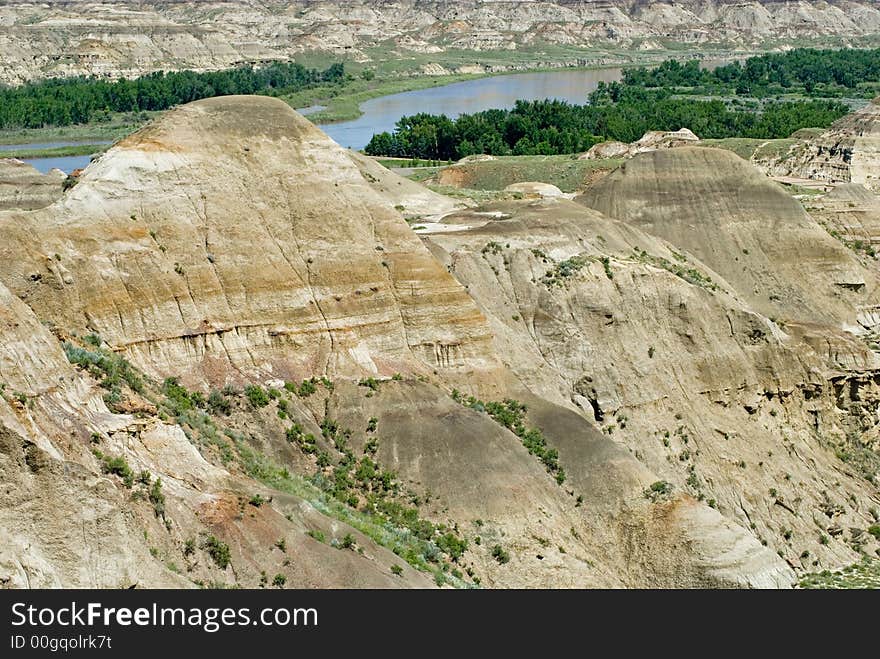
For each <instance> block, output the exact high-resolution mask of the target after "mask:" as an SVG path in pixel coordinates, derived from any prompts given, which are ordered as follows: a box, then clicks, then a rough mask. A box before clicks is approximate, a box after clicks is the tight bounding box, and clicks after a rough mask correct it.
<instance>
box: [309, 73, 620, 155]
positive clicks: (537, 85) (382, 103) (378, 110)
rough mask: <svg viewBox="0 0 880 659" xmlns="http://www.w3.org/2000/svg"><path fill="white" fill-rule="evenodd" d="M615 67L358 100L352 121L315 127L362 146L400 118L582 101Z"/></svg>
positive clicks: (491, 80) (503, 78)
mask: <svg viewBox="0 0 880 659" xmlns="http://www.w3.org/2000/svg"><path fill="white" fill-rule="evenodd" d="M621 75H622V74H621V70H620V69H590V70H585V69H562V70H559V71H544V72H540V73H516V74H510V75H501V76H493V77H489V78H477V79H476V80H467V81H465V82H456V83H453V84H451V85H444V86H442V87H430V88H428V89H419V90H417V91H411V92H403V93H400V94H392V95H390V96H382V97H380V98H374V99H371V100H369V101H366V102H365V103H362V104H361V112H363V115H362V116H360V117H358V118H357V119H354V120H353V121H342V122H339V123H334V124H325V125H323V126H321V130H323V131H324V132H325V133H327V134H328V135H329V136H330V137H332V138H333V140H334V141H336V143H337V144H339V145H341V146H346V147H351V148H352V149H363V148H364V147H365V146H366V145H367V143H368V142H369V141H370V138H371V137H373V135H375V134H376V133H381V132H382V131H389V132H391V131H392V130H394V124H396V123H397V121H398V120H399V119H400V118H401V117H405V116H409V115H413V114H418V113H419V112H429V113H431V114H445V115H446V116H448V117H450V118H455V117H457V116H458V115H460V114H470V113H473V112H480V111H481V110H489V109H491V108H511V107H513V104H514V103H515V102H516V101H517V100H525V101H535V100H541V99H545V98H556V99H560V100H563V101H568V102H570V103H578V104H583V103H584V102H586V100H587V96H588V95H589V94H590V92H592V91H594V90H595V89H596V87H597V86H598V85H599V82H600V81H602V82H612V81H615V80H620V78H621Z"/></svg>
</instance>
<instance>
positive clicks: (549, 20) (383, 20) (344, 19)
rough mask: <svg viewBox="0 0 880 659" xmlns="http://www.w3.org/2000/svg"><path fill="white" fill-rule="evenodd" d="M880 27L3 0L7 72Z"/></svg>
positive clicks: (654, 46)
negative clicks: (322, 53)
mask: <svg viewBox="0 0 880 659" xmlns="http://www.w3.org/2000/svg"><path fill="white" fill-rule="evenodd" d="M878 31H880V9H878V7H877V5H876V3H875V2H873V1H871V0H827V1H826V0H676V1H672V0H659V1H634V0H555V1H554V2H535V1H530V0H526V1H516V0H511V1H503V2H498V1H494V0H493V1H491V2H488V1H483V0H479V1H477V0H469V1H466V2H459V1H456V2H422V1H418V2H417V1H415V0H404V1H402V2H384V1H376V0H350V1H347V2H338V1H336V0H334V1H332V2H330V1H321V0H319V1H298V2H283V3H282V2H244V1H242V0H226V1H224V0H218V1H208V2H201V1H200V2H192V1H177V2H129V1H125V0H117V1H115V2H93V1H90V0H64V1H61V2H55V1H53V2H39V3H38V2H27V1H22V0H4V1H3V2H0V81H3V82H7V83H19V82H23V81H26V80H33V79H38V78H44V77H58V76H69V75H82V74H94V75H100V76H104V75H108V76H120V75H124V76H136V75H140V74H143V73H147V72H151V71H157V70H174V69H196V70H208V69H223V68H229V67H231V66H234V65H236V64H240V63H243V62H262V61H266V60H279V59H280V60H287V59H290V58H292V57H293V56H295V55H300V54H302V53H314V52H324V53H327V52H331V53H334V54H335V55H336V56H337V57H338V56H339V55H340V54H344V55H345V56H347V57H351V58H353V59H354V60H357V61H362V62H371V61H375V60H376V58H377V57H379V58H380V59H381V58H383V57H390V58H391V59H394V60H401V59H408V60H412V61H413V66H414V67H415V68H422V70H424V71H425V72H429V73H442V72H448V70H449V69H450V66H451V69H453V70H461V71H469V72H474V71H476V70H480V66H479V65H478V64H479V62H478V61H477V60H479V59H480V58H479V56H477V57H476V58H475V59H470V60H468V59H467V58H465V59H464V60H461V61H458V62H457V63H452V64H450V62H451V61H452V60H449V61H447V58H445V57H444V55H455V54H457V53H463V52H467V53H474V54H478V53H479V52H491V51H502V52H505V51H510V50H514V49H519V50H523V51H526V52H532V53H533V55H532V56H530V57H529V58H527V59H531V65H532V66H534V65H535V64H536V63H544V64H553V63H576V62H579V61H580V62H581V63H584V62H586V61H591V62H593V63H601V62H602V61H619V60H620V59H621V58H620V57H614V56H612V55H611V54H610V52H609V49H610V50H611V51H613V50H615V49H621V50H622V51H626V52H639V51H660V50H663V49H665V48H671V49H672V50H680V49H681V46H682V44H684V45H685V46H686V47H687V48H689V49H691V50H693V49H701V48H709V49H712V48H723V49H739V48H743V49H747V50H748V49H758V50H766V49H767V48H770V47H774V46H778V45H782V44H789V45H798V44H803V43H806V42H808V41H810V42H816V43H818V42H821V41H822V40H823V39H828V38H833V39H835V40H836V43H838V44H839V43H840V42H841V40H843V41H847V42H857V41H859V40H863V39H866V38H869V39H873V38H875V37H876V35H877V33H878ZM591 51H592V52H591ZM452 59H455V58H454V57H453V58H452ZM624 59H626V58H624ZM444 62H446V64H445V65H444ZM492 66H502V67H503V66H504V65H503V64H493V65H492ZM512 66H514V68H515V66H516V65H512Z"/></svg>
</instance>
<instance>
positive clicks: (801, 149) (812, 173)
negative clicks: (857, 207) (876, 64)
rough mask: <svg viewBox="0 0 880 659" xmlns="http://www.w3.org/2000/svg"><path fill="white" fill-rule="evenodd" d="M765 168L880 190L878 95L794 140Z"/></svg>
mask: <svg viewBox="0 0 880 659" xmlns="http://www.w3.org/2000/svg"><path fill="white" fill-rule="evenodd" d="M767 168H768V170H769V171H770V172H771V173H772V174H777V175H781V176H795V177H799V178H806V179H814V180H819V181H828V182H830V183H855V184H860V185H864V186H865V187H867V188H869V189H870V190H873V191H874V192H878V191H880V98H875V99H874V100H873V101H871V102H870V103H868V105H866V106H865V107H863V108H861V109H859V110H857V111H856V112H853V113H852V114H848V115H846V116H845V117H841V118H840V119H838V120H837V121H836V122H834V124H832V125H831V127H829V128H828V130H826V131H824V132H822V133H821V134H819V135H818V136H816V137H814V138H812V139H809V140H806V141H804V142H801V143H798V144H796V145H795V146H793V147H792V149H791V150H790V151H789V152H788V153H786V154H784V155H783V156H782V157H781V158H779V159H778V160H776V161H771V162H769V163H767Z"/></svg>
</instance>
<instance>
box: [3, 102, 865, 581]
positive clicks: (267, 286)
mask: <svg viewBox="0 0 880 659" xmlns="http://www.w3.org/2000/svg"><path fill="white" fill-rule="evenodd" d="M865 208H866V209H867V210H866V211H865V212H866V213H867V216H868V217H870V218H873V216H872V215H871V213H872V212H874V211H872V210H870V209H871V208H872V207H871V206H869V205H867V204H866V205H865ZM404 215H406V216H407V217H412V216H420V217H423V218H424V219H425V222H424V225H425V226H426V227H427V228H426V229H425V230H420V234H421V235H420V234H419V233H417V232H416V231H414V230H413V229H412V228H411V227H410V225H409V224H408V223H407V222H406V221H405V219H404ZM873 220H876V218H873ZM873 220H870V221H873ZM862 222H863V223H867V222H869V220H868V219H865V218H864V217H863V218H862ZM0 232H2V235H3V236H4V240H3V241H2V244H0V296H2V304H0V383H2V389H3V396H2V398H0V447H2V450H0V474H2V479H3V482H4V483H5V487H4V488H3V490H2V492H0V497H2V500H0V533H2V536H3V537H4V539H7V540H5V541H4V543H3V544H2V546H0V581H2V582H3V583H4V584H5V585H7V586H13V587H39V586H68V587H75V586H97V587H111V588H122V587H130V586H135V585H136V586H138V587H155V586H171V587H192V586H195V585H212V584H213V585H217V584H228V585H232V584H236V585H241V586H245V587H257V586H259V585H260V584H264V585H265V583H266V579H267V575H268V579H272V578H273V575H276V574H277V575H280V576H282V577H283V578H284V579H285V583H286V584H287V585H288V586H295V587H332V586H346V587H432V586H435V585H436V584H437V583H442V582H446V583H452V584H454V585H461V584H465V583H477V582H479V583H480V584H481V585H482V586H484V587H538V586H540V587H586V586H598V587H644V586H661V587H663V586H665V587H705V586H710V587H788V586H791V585H793V584H795V583H796V581H797V578H798V576H799V575H801V574H803V573H806V572H814V571H818V570H821V569H825V568H830V569H833V568H837V567H841V566H843V565H847V564H850V563H853V562H855V561H856V560H859V557H860V555H861V553H869V554H870V553H874V552H875V551H876V550H877V548H878V543H877V540H876V539H875V538H874V537H873V536H872V535H871V534H869V533H867V532H866V531H865V529H867V528H868V527H869V526H870V525H871V524H872V523H876V522H874V521H873V517H872V515H875V514H876V511H875V512H873V513H872V512H871V511H872V508H875V507H876V505H877V501H878V498H880V492H878V487H877V485H876V480H875V479H876V472H877V456H876V450H877V437H878V434H877V433H878V427H877V423H878V419H877V416H876V405H877V400H878V393H880V391H878V382H880V379H878V376H880V373H878V363H877V358H876V354H875V352H874V351H873V350H872V349H871V343H870V341H869V340H868V339H867V337H869V336H870V335H871V333H872V332H873V329H874V324H875V320H874V318H875V316H876V314H875V311H874V309H875V306H874V305H875V302H876V301H875V299H874V295H875V291H876V281H877V273H876V263H873V262H869V261H868V260H867V259H864V258H862V257H860V256H859V255H858V254H856V253H854V252H853V251H852V250H847V249H845V248H842V247H841V245H840V243H839V242H836V241H835V240H833V239H831V238H829V234H828V233H827V232H826V231H825V230H824V229H823V228H822V227H821V226H820V224H819V223H818V221H817V220H815V219H814V218H813V217H812V216H810V215H809V214H807V213H806V212H805V211H804V210H803V208H802V207H801V206H800V205H799V204H798V203H797V202H796V201H793V200H792V199H791V198H790V197H789V196H788V195H787V193H785V192H783V191H782V190H781V188H779V187H778V186H777V185H776V184H775V183H772V182H771V181H769V180H768V179H766V178H765V177H764V176H763V175H761V174H759V173H758V172H757V170H755V169H754V168H753V166H752V165H750V164H749V163H747V162H745V161H742V160H740V159H739V158H738V157H736V156H733V155H732V154H729V153H727V152H721V151H717V150H714V149H709V148H705V147H701V148H691V147H683V148H676V149H669V150H665V151H656V152H650V153H643V154H639V155H636V156H635V157H633V158H632V159H631V160H628V161H626V164H625V165H624V166H623V167H621V168H619V169H618V170H616V171H614V172H612V173H611V174H609V175H608V176H606V177H604V178H603V179H601V180H599V181H598V182H596V183H595V184H594V185H593V186H592V187H591V188H590V189H589V190H587V192H586V193H585V194H584V195H582V196H581V197H578V198H577V199H575V200H570V199H567V198H562V197H558V196H551V197H537V198H525V199H520V200H510V201H498V202H493V203H490V204H487V205H485V206H484V207H480V208H468V207H463V206H460V205H458V204H457V202H455V201H453V200H451V199H448V198H445V197H442V196H440V195H438V194H435V193H433V192H430V191H429V190H427V189H426V188H423V187H421V186H419V185H417V184H415V183H413V182H410V181H407V180H404V179H401V178H399V177H397V176H396V175H394V174H392V173H390V172H388V171H387V170H384V169H383V168H381V167H380V166H378V165H377V164H375V163H373V162H372V161H369V160H367V159H365V158H363V157H361V156H358V155H356V154H353V153H351V152H349V151H346V150H344V149H342V148H341V147H339V146H337V145H336V144H335V143H333V142H332V141H331V140H329V138H327V137H326V136H325V135H324V134H323V133H322V132H321V131H320V130H318V129H317V128H315V127H314V126H312V125H311V124H310V123H309V122H308V121H307V120H305V119H304V118H302V117H301V116H299V115H298V114H297V113H295V112H294V111H293V110H291V109H290V108H289V107H288V106H287V105H285V104H284V103H282V102H281V101H278V100H275V99H270V98H266V97H222V98H216V99H211V100H205V101H198V102H196V103H192V104H189V105H186V106H182V107H180V108H177V109H174V110H172V111H170V112H168V113H166V114H164V115H163V116H162V117H161V118H159V119H157V120H156V121H154V122H153V123H152V124H150V125H149V126H147V127H146V128H144V129H142V130H141V131H139V132H137V133H135V134H134V135H132V136H130V137H128V138H126V139H124V140H122V141H120V142H118V143H117V144H115V145H114V146H113V147H111V148H110V149H109V150H108V151H107V152H106V153H105V154H104V155H102V156H101V157H100V158H99V159H97V160H96V161H94V162H93V163H92V164H91V165H90V166H89V167H88V168H86V170H85V171H84V172H83V174H82V175H81V176H80V178H79V181H78V183H77V184H76V185H75V186H73V187H71V188H70V189H68V190H67V191H65V192H64V193H63V194H61V195H60V197H59V198H58V199H57V200H56V201H55V202H54V203H52V204H51V205H48V206H45V207H43V208H38V209H35V210H30V211H21V210H7V211H3V212H0ZM169 378H170V379H169ZM310 378H316V379H315V380H310ZM303 381H306V382H305V384H303ZM285 382H287V383H291V384H290V386H289V387H288V388H285V387H284V386H283V385H284V383H285ZM163 383H164V384H163ZM255 385H256V386H258V387H259V389H255V388H253V387H254V386H255ZM246 387H251V388H250V389H246ZM291 390H292V391H291ZM212 392H213V393H212ZM196 393H197V394H199V395H196ZM209 394H211V395H210V397H209ZM470 396H473V397H474V399H473V400H471V399H469V398H468V397H470ZM505 399H512V400H516V401H519V402H521V403H522V404H524V406H525V408H524V409H523V408H520V407H519V406H518V405H513V404H511V405H509V406H508V407H507V408H506V409H508V411H509V410H513V412H512V413H511V415H512V416H511V415H508V416H507V417H504V416H503V415H501V414H498V413H497V410H498V409H499V408H497V407H493V406H489V407H488V410H489V411H493V410H494V411H495V412H496V413H495V418H493V417H492V416H490V414H488V413H487V407H486V406H485V405H484V403H481V402H478V401H484V402H488V401H502V400H505ZM538 431H539V432H538ZM563 471H564V478H563V477H562V472H563ZM146 472H148V473H146ZM157 479H161V486H160V487H157V486H156V482H157ZM371 507H372V509H371ZM404 508H408V509H410V511H411V512H410V513H407V515H406V516H401V515H400V514H398V513H400V511H401V510H403V509H404ZM364 509H367V510H369V512H368V513H365V512H360V511H363V510H364ZM395 511H396V512H395ZM416 518H418V522H416V521H415V520H416ZM406 525H409V526H408V528H409V530H403V529H402V526H406ZM425 529H427V531H426V530H425ZM464 542H466V545H465V544H464ZM395 552H396V553H395ZM444 563H445V564H446V565H447V566H448V570H449V571H448V572H442V571H441V570H440V569H439V566H441V565H443V564H444ZM432 572H433V573H434V574H432ZM444 574H445V575H446V576H443V575H444Z"/></svg>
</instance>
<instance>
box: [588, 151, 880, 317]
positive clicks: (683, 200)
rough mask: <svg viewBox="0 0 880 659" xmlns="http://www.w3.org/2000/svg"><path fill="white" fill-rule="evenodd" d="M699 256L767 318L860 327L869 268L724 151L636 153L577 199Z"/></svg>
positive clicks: (870, 285)
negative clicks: (860, 311)
mask: <svg viewBox="0 0 880 659" xmlns="http://www.w3.org/2000/svg"><path fill="white" fill-rule="evenodd" d="M578 200H579V201H580V202H581V203H584V204H585V205H587V206H589V207H591V208H595V209H596V210H599V211H600V212H603V213H605V214H606V215H609V216H611V217H614V218H618V219H621V220H624V221H625V222H628V223H630V224H633V225H635V226H637V227H639V228H641V229H642V230H644V231H646V232H648V233H651V234H653V235H656V236H659V237H661V238H664V239H665V240H668V241H669V242H671V243H672V244H674V245H677V246H678V247H680V248H682V249H684V250H687V251H688V252H690V253H691V254H694V255H695V256H697V257H698V258H699V259H700V260H701V261H702V262H703V263H705V264H707V265H708V266H709V267H710V268H712V269H713V270H715V271H716V272H717V273H719V274H720V275H722V276H723V277H724V278H725V279H726V280H727V281H728V282H729V283H730V284H731V285H733V286H734V288H735V289H736V291H737V292H738V293H739V294H740V295H741V296H742V297H743V298H744V299H745V300H748V301H749V302H750V304H752V305H753V306H754V308H755V309H756V310H758V311H760V312H761V313H762V314H764V315H767V316H769V317H771V318H779V319H784V320H786V321H803V322H821V323H824V324H826V325H833V326H836V327H845V328H857V327H858V318H859V317H860V316H859V310H860V308H862V307H864V306H865V305H871V304H874V295H875V293H874V290H875V289H874V287H875V285H876V279H877V278H876V275H875V274H874V273H873V272H872V271H870V270H868V269H867V268H865V267H863V266H862V265H861V264H860V263H859V261H858V259H857V258H856V256H855V255H854V254H853V253H852V252H851V251H850V250H848V249H847V248H846V247H845V246H844V245H842V244H841V243H840V241H838V240H836V239H834V238H832V237H831V236H830V235H829V234H828V232H827V231H826V230H825V229H823V228H822V227H821V226H820V225H819V224H818V223H817V222H816V221H815V220H814V219H812V218H811V217H810V216H809V215H808V214H807V213H806V212H805V211H804V209H803V207H802V206H801V205H800V204H799V203H798V201H797V200H795V199H793V198H792V197H791V195H789V194H788V193H787V192H785V191H784V190H783V189H782V188H781V187H780V186H779V185H777V184H775V183H773V182H772V181H770V180H768V179H767V177H766V176H764V175H763V174H761V173H760V172H759V171H758V170H757V169H756V168H755V167H753V166H752V165H751V164H749V163H748V162H746V161H744V160H742V159H741V158H739V157H738V156H736V155H735V154H733V153H731V152H729V151H722V150H720V149H713V148H707V147H681V148H677V149H669V150H661V151H652V152H650V153H643V154H640V155H637V156H636V157H634V158H633V159H632V160H628V161H627V162H626V163H625V164H624V165H623V166H621V167H620V168H619V169H617V170H616V171H614V172H612V173H611V174H609V175H608V176H607V177H605V178H603V179H601V180H600V181H598V182H597V183H595V184H594V185H593V186H592V187H591V188H589V189H588V190H587V191H586V192H585V194H584V195H583V196H582V197H579V199H578Z"/></svg>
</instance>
